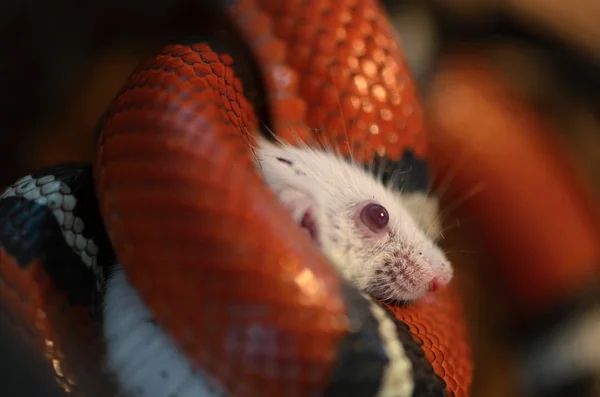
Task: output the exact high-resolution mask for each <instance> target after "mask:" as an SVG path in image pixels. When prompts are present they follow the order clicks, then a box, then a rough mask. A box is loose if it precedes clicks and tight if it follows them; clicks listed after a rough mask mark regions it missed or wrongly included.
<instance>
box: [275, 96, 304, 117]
mask: <svg viewBox="0 0 600 397" xmlns="http://www.w3.org/2000/svg"><path fill="white" fill-rule="evenodd" d="M305 115H306V103H305V102H304V101H303V100H302V99H300V98H284V99H278V100H276V101H273V102H272V103H271V116H272V117H273V119H274V120H286V121H290V122H294V121H296V122H302V121H303V120H304V119H305Z"/></svg>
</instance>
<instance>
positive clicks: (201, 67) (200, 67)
mask: <svg viewBox="0 0 600 397" xmlns="http://www.w3.org/2000/svg"><path fill="white" fill-rule="evenodd" d="M193 68H194V73H195V74H196V76H206V79H210V78H211V76H210V74H211V73H212V69H211V68H210V65H208V64H206V63H204V62H198V63H195V64H194V65H193ZM212 78H213V79H214V78H215V76H212ZM199 81H202V80H198V82H199Z"/></svg>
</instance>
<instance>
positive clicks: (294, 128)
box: [275, 123, 312, 145]
mask: <svg viewBox="0 0 600 397" xmlns="http://www.w3.org/2000/svg"><path fill="white" fill-rule="evenodd" d="M275 131H276V132H277V136H278V138H279V139H281V140H282V141H284V142H287V143H289V144H292V145H295V144H297V143H298V140H300V141H301V142H304V143H309V142H310V141H311V139H312V131H311V130H310V129H309V128H308V127H307V126H305V125H303V124H291V123H286V124H280V125H276V126H275Z"/></svg>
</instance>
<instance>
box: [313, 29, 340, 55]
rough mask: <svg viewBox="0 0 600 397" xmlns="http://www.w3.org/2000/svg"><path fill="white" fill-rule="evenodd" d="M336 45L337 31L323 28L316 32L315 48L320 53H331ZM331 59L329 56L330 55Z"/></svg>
mask: <svg viewBox="0 0 600 397" xmlns="http://www.w3.org/2000/svg"><path fill="white" fill-rule="evenodd" d="M337 45H338V31H337V30H325V31H323V32H320V33H319V34H317V37H316V46H315V49H316V50H317V51H318V52H319V53H321V54H333V53H335V51H336V47H337ZM330 59H331V56H330Z"/></svg>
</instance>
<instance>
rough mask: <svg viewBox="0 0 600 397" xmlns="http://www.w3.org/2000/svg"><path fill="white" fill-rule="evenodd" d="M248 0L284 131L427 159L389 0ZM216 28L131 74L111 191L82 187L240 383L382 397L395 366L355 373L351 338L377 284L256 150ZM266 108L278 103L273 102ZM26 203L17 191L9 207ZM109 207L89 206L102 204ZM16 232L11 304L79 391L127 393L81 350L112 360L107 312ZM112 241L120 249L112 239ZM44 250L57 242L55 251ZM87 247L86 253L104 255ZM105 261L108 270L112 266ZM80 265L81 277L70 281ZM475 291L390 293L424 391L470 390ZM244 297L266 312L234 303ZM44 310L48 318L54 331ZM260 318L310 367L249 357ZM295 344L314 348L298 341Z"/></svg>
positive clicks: (7, 280)
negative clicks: (349, 272) (372, 377)
mask: <svg viewBox="0 0 600 397" xmlns="http://www.w3.org/2000/svg"><path fill="white" fill-rule="evenodd" d="M231 3H232V4H231V5H230V6H229V7H227V8H226V9H225V12H226V14H227V15H228V16H229V17H230V18H231V20H232V21H234V24H235V25H236V27H237V29H238V33H239V34H240V35H241V37H242V38H243V40H244V41H245V42H246V43H248V46H249V48H250V50H251V51H252V54H254V57H255V58H256V64H257V65H259V67H260V71H261V72H262V80H263V83H264V84H265V87H266V88H265V93H266V97H267V100H266V105H265V106H266V108H267V109H268V124H269V127H270V129H271V130H272V131H273V132H274V133H275V134H276V135H277V136H278V137H279V138H280V139H283V140H287V141H291V142H297V138H300V139H301V140H304V141H306V142H309V143H310V144H323V143H324V144H326V145H329V146H334V147H336V148H337V149H338V150H339V151H340V153H341V154H342V155H350V154H352V155H353V157H354V158H355V159H356V160H357V161H363V162H365V163H369V162H371V161H375V160H377V159H384V160H386V161H387V162H388V164H389V165H390V166H391V167H392V168H393V167H398V166H400V164H404V166H406V161H407V159H409V160H408V161H409V162H414V163H415V164H421V163H423V162H424V161H425V160H426V154H427V146H426V134H425V132H424V131H423V127H422V126H423V122H422V114H421V110H420V106H419V104H418V102H417V100H416V94H415V89H414V86H413V83H412V79H411V78H410V75H409V74H408V72H407V70H406V68H405V65H404V62H403V58H402V52H401V49H400V47H399V45H398V42H397V40H396V39H397V38H396V37H395V34H394V31H393V29H392V28H391V26H390V25H389V22H388V21H387V18H386V16H385V14H384V12H383V11H382V9H381V8H380V7H379V5H378V3H376V2H375V1H366V0H365V1H345V2H341V1H340V2H331V3H327V2H315V3H311V2H290V3H285V5H284V3H276V2H274V1H273V2H268V1H262V2H261V1H256V2H255V1H242V0H240V1H234V2H231ZM209 43H211V41H208V42H202V41H199V40H198V41H197V44H191V45H188V44H174V45H169V46H166V47H164V48H163V49H162V50H161V51H160V52H159V54H158V55H157V56H155V57H152V58H150V59H149V60H148V61H147V62H145V63H144V64H143V65H142V66H141V67H140V68H139V69H138V70H137V71H136V72H135V73H134V74H133V75H132V76H131V78H130V79H129V80H128V82H127V83H126V84H125V86H124V88H123V90H122V91H121V92H120V93H119V95H117V97H116V98H115V100H114V101H113V102H112V104H111V106H110V108H109V110H108V112H107V113H106V115H105V117H104V118H103V120H102V122H101V125H100V129H99V131H100V134H99V137H98V156H97V161H96V163H95V164H94V183H95V189H93V188H92V189H90V190H94V191H95V194H92V193H89V194H88V196H86V198H82V199H81V200H82V201H85V200H90V202H94V201H93V200H95V198H94V199H92V198H87V197H89V196H91V197H97V198H98V202H99V204H100V205H99V208H100V213H101V214H102V220H103V221H104V224H105V225H106V229H107V231H108V236H109V239H110V241H111V243H112V247H113V248H114V249H115V251H116V255H117V256H118V258H119V260H120V261H121V262H122V264H123V266H124V268H125V270H126V272H127V275H128V277H129V278H130V279H131V281H132V282H133V284H134V285H135V286H136V288H137V289H138V291H139V292H140V294H141V295H142V297H143V298H144V300H145V302H146V303H147V304H148V305H149V306H150V307H151V308H152V309H153V312H154V314H155V316H156V318H157V321H158V323H159V324H160V325H161V326H162V327H163V328H164V329H165V330H166V331H168V332H169V333H170V335H171V336H172V337H173V338H174V339H175V340H176V341H177V343H178V344H179V345H180V346H181V347H182V348H183V349H184V350H185V351H186V353H187V354H188V356H189V357H190V359H191V360H192V361H193V362H195V363H196V364H198V365H201V366H202V367H204V368H205V369H207V370H208V372H209V373H211V375H212V376H215V377H217V378H218V379H219V380H220V381H221V382H222V383H223V384H225V385H226V386H227V387H228V389H229V391H230V392H231V393H232V395H240V396H245V395H261V396H265V397H267V396H281V395H320V394H322V393H326V394H324V395H346V396H349V395H356V396H367V395H375V394H374V393H375V392H376V390H377V386H379V385H380V384H381V382H382V380H381V379H379V380H377V381H376V384H374V385H373V386H372V387H371V388H370V389H369V387H368V382H367V383H364V384H361V388H357V387H352V386H351V385H352V384H353V382H352V381H353V379H348V376H347V374H348V373H352V372H351V371H353V370H356V369H355V368H359V367H357V365H358V364H352V360H353V359H354V358H353V357H356V354H357V353H358V352H357V350H356V349H357V344H356V343H349V344H347V345H348V346H350V347H349V348H343V346H344V341H347V340H349V339H348V338H351V339H352V338H356V337H358V336H360V335H358V334H357V332H359V333H360V332H363V331H364V332H367V334H369V332H370V333H371V334H373V335H376V330H375V329H373V330H371V331H368V329H369V328H368V327H367V326H366V325H365V326H364V328H363V329H359V330H358V331H357V330H356V328H354V329H353V327H350V323H348V319H349V318H353V316H357V317H356V318H358V319H361V323H363V324H367V323H368V321H367V320H368V319H369V318H372V317H371V314H370V313H366V312H365V310H362V311H361V310H359V306H360V304H359V303H357V302H361V299H362V298H360V295H358V294H357V292H356V291H354V290H353V289H352V288H349V287H348V286H346V285H345V283H344V282H343V281H341V280H340V279H339V276H338V275H337V274H336V273H335V272H334V271H333V270H332V268H331V267H330V266H329V264H328V263H327V262H326V261H325V260H324V258H323V257H322V256H321V254H320V253H319V252H318V250H317V249H316V248H315V247H313V245H312V244H311V242H310V241H309V240H308V239H307V238H306V237H305V236H304V235H303V234H302V233H301V232H300V231H298V230H297V228H296V227H295V225H294V224H293V222H291V220H289V218H288V217H287V216H286V215H287V214H286V212H285V210H284V209H283V208H281V207H280V206H279V205H278V203H277V201H276V198H275V197H274V196H273V194H272V193H271V192H270V191H269V190H268V189H266V187H265V185H264V182H263V181H262V180H261V179H260V177H259V175H258V173H257V172H256V170H255V169H254V165H253V164H254V163H253V162H252V159H251V151H250V150H249V147H252V145H253V142H254V138H255V134H256V133H257V131H258V130H259V124H258V123H257V120H256V113H257V107H256V105H255V103H251V102H250V101H249V100H248V98H247V97H246V96H245V95H244V93H245V90H246V89H247V87H248V83H247V80H244V81H243V82H242V81H241V80H240V79H239V78H238V76H237V75H236V72H237V70H236V68H235V63H236V62H237V61H235V59H236V58H235V57H232V56H231V55H229V54H226V53H223V52H219V51H217V50H215V48H214V46H211V45H210V44H209ZM258 115H259V116H261V117H262V116H263V114H262V112H261V111H260V110H258ZM262 121H264V120H262ZM309 126H310V128H309ZM346 143H350V145H347V144H346ZM402 161H404V163H402ZM48 175H54V174H53V173H52V172H49V173H48ZM423 176H426V175H425V174H422V175H421V177H423ZM88 183H89V181H88ZM84 185H85V184H83V183H82V186H84ZM412 185H413V186H417V188H418V187H422V186H425V185H426V183H423V182H422V181H421V182H420V183H413V184H412ZM87 186H88V188H89V185H87ZM8 191H9V190H7V192H8ZM5 194H7V193H5ZM7 195H10V194H7ZM10 201H14V200H10ZM10 205H14V204H11V203H10V202H9V201H8V200H7V199H3V200H2V201H1V202H0V206H1V207H2V209H3V211H4V210H5V209H6V211H10ZM44 205H46V204H44ZM39 206H42V204H40V203H38V207H39ZM36 208H37V207H36ZM50 209H52V208H50ZM38 210H39V211H43V209H38ZM94 211H95V210H94V209H89V208H88V210H87V212H88V213H90V214H91V215H90V216H91V217H92V219H94V216H95V215H94ZM3 215H4V213H3ZM20 216H23V215H22V213H20V214H18V215H17V217H20ZM54 216H55V217H56V215H55V214H54ZM14 219H15V217H14V216H12V217H11V216H10V215H6V216H3V217H2V219H1V221H2V224H3V225H10V224H16V223H15V221H14ZM17 223H18V222H17ZM36 228H37V225H27V226H26V227H25V230H26V231H27V232H29V233H33V232H34V231H35V230H37V229H36ZM55 228H56V226H55ZM98 230H100V231H101V232H100V233H99V235H98V236H94V238H98V239H99V240H100V241H104V237H103V236H102V234H103V232H104V229H103V227H99V228H98ZM233 231H235V232H233ZM61 233H62V232H61ZM62 234H63V237H64V233H62ZM56 235H57V232H53V233H50V234H48V236H56ZM11 236H12V234H11V231H10V230H8V232H7V233H6V234H5V237H4V238H3V239H2V241H1V243H2V250H0V254H2V258H1V259H2V260H1V261H0V264H1V266H0V270H1V272H2V278H1V280H3V282H2V283H0V287H1V288H0V291H2V293H3V295H2V296H3V301H2V302H9V301H10V302H9V304H8V305H7V306H8V307H11V308H13V309H11V310H12V312H13V316H14V317H15V318H17V319H19V318H20V320H17V321H16V322H17V323H18V322H19V321H20V322H22V323H25V324H36V325H35V327H34V329H32V331H31V338H32V340H38V341H39V340H40V335H42V336H43V340H44V343H46V344H47V341H50V342H51V343H53V347H55V348H56V349H55V351H56V357H58V358H53V360H58V362H59V363H62V362H64V363H65V364H64V369H62V368H61V371H60V372H61V373H62V374H63V378H65V379H70V380H68V381H65V382H64V384H65V388H70V389H72V390H75V392H76V393H79V395H86V391H89V390H95V391H96V393H97V394H98V395H107V396H109V395H114V394H113V393H114V391H113V390H112V389H111V382H110V380H106V376H105V374H103V373H102V371H101V370H99V369H98V368H94V366H93V365H87V366H80V365H79V363H84V362H88V363H89V362H90V361H92V362H95V363H97V362H98V361H94V360H90V358H91V357H99V356H100V355H101V353H100V352H98V351H96V350H101V348H98V349H96V350H94V351H89V352H88V351H83V350H80V351H76V350H77V346H82V345H85V341H86V340H93V341H98V340H99V339H100V336H99V335H98V334H97V329H96V327H95V324H96V323H95V322H94V321H90V319H91V318H93V317H90V314H89V313H87V314H85V316H87V317H86V320H85V321H84V320H80V316H79V314H77V315H75V314H74V313H75V310H67V308H68V307H72V306H74V304H73V302H71V303H70V304H69V303H65V302H61V303H54V302H56V299H55V296H56V297H58V296H59V294H58V293H57V292H60V291H61V288H60V286H57V285H54V284H53V283H54V281H52V279H50V280H48V279H47V277H48V275H50V276H52V273H49V272H47V266H46V265H44V263H43V262H40V260H39V259H38V257H35V256H34V259H33V260H32V261H29V262H28V263H21V264H19V261H18V259H17V258H16V256H15V253H14V251H10V250H9V249H8V248H7V247H8V244H7V242H8V241H9V240H10V239H11ZM65 241H67V243H68V239H65ZM97 244H100V243H97ZM102 244H103V245H105V244H104V243H102ZM52 245H57V246H58V245H59V244H58V243H57V242H51V241H50V240H48V242H46V243H45V245H41V247H44V248H49V247H51V246H52ZM71 248H73V247H71ZM92 251H93V250H92ZM103 252H104V251H103ZM106 252H110V253H111V254H112V251H111V249H110V247H106ZM111 254H109V255H108V256H111ZM44 255H45V252H44V251H43V250H41V251H40V256H39V258H41V257H44ZM199 257H201V258H203V260H202V263H201V264H199V263H198V258H199ZM80 258H81V262H82V263H81V264H79V265H80V266H85V265H86V263H85V262H86V260H87V259H84V258H85V257H81V256H80ZM25 262H27V261H25ZM110 262H111V260H110V259H108V258H107V259H106V261H105V263H110ZM166 264H168V268H166V266H167V265H166ZM102 265H103V264H100V268H102ZM87 268H89V269H91V272H92V273H93V274H94V275H95V277H96V278H98V277H99V275H101V274H103V271H104V270H100V271H99V270H94V268H93V267H92V266H87ZM24 269H26V270H24ZM45 277H46V278H45ZM64 277H66V278H67V279H68V277H72V276H60V277H58V279H62V278H64ZM224 285H227V286H228V287H229V288H228V289H227V290H228V293H224V289H223V288H220V286H221V287H222V286H224ZM11 291H12V292H11ZM14 291H17V292H14ZM19 291H20V292H19ZM97 292H98V294H99V295H101V291H97ZM19 293H20V295H19ZM5 297H8V298H7V299H4V298H5ZM31 297H35V298H36V299H35V300H33V301H32V299H31ZM256 297H260V299H258V301H256V299H257V298H256ZM253 299H254V301H253ZM253 302H254V303H253ZM256 302H260V303H261V304H262V305H266V307H268V308H269V314H268V315H267V316H266V317H260V318H257V317H255V315H254V314H252V311H251V310H250V309H252V308H254V309H256V307H253V305H254V306H256V304H257V303H256ZM80 303H82V304H83V306H85V303H84V302H80ZM459 305H460V303H459V300H458V298H457V296H456V295H455V294H453V293H451V292H448V293H447V294H443V295H440V296H439V297H438V299H437V300H436V301H435V302H434V303H433V304H431V305H429V306H427V307H425V306H424V305H419V306H415V307H408V308H398V307H392V306H388V308H389V309H390V310H392V312H393V313H394V314H395V316H396V317H397V318H398V319H399V320H401V321H402V323H398V327H397V329H398V333H399V335H400V334H401V335H403V336H401V337H400V340H401V341H402V345H403V346H404V349H405V351H406V352H407V354H408V356H409V359H410V361H411V364H412V367H413V369H414V373H413V379H412V380H411V381H412V382H414V383H415V389H414V390H415V392H414V394H413V395H415V396H421V395H431V396H433V395H446V394H448V395H456V396H464V395H468V394H469V390H470V384H471V362H470V360H471V359H470V352H469V346H468V342H467V340H468V339H467V336H466V331H465V328H464V325H463V323H462V313H461V312H460V310H458V309H457V308H458V306H459ZM232 307H238V308H246V309H247V310H248V311H247V312H246V314H243V315H242V314H238V315H236V316H232V315H228V316H225V314H224V313H230V312H231V310H229V311H228V309H231V308H232ZM14 308H16V310H14ZM57 308H59V309H57ZM38 309H39V310H41V311H42V313H43V316H42V317H44V318H46V319H47V322H46V323H44V324H45V325H44V327H45V328H43V327H42V328H43V329H44V330H45V331H44V332H46V331H47V333H40V330H41V328H40V320H39V318H37V317H39V313H40V312H39V310H38ZM32 312H33V313H32ZM35 312H37V313H35ZM63 312H64V313H63ZM238 312H239V311H238ZM26 313H29V314H28V315H27V316H25V315H24V314H26ZM248 313H250V314H248ZM352 313H354V314H352ZM36 316H37V317H36ZM80 321H84V322H82V323H81V324H84V323H85V324H89V328H90V329H91V331H90V332H88V333H87V334H86V336H85V338H83V337H82V339H77V338H74V340H67V339H65V338H66V335H68V334H69V332H72V331H73V330H76V329H79V330H82V332H83V330H84V329H87V328H84V327H83V326H81V327H80V326H79V322H80ZM257 321H258V322H259V323H261V324H263V325H264V326H265V327H269V328H270V329H272V330H273V331H274V332H275V333H276V334H277V335H279V338H278V339H277V341H278V344H279V345H278V346H279V348H278V349H276V353H275V354H274V356H272V357H269V360H270V363H276V364H277V365H285V364H286V363H288V364H289V362H290V360H291V361H293V362H294V365H297V366H299V367H300V368H301V371H300V373H301V376H299V377H297V378H295V379H292V380H289V379H282V378H277V377H275V378H267V379H268V382H266V381H265V378H264V376H261V375H259V374H257V373H256V371H253V370H252V368H251V367H249V366H248V365H244V360H240V359H239V358H238V357H239V354H242V353H243V352H240V351H238V352H226V351H224V350H223V348H222V346H223V343H222V337H223V335H225V334H227V332H228V330H231V329H235V327H236V326H239V327H242V329H243V328H244V327H245V326H247V325H248V324H250V323H253V322H257ZM207 324H210V327H208V326H207ZM402 324H406V325H405V326H404V328H403V325H402ZM68 325H70V326H68ZM406 327H408V330H410V334H408V333H406ZM55 330H57V331H55ZM240 337H243V334H241V335H240ZM351 339H350V340H351ZM55 341H56V342H55ZM58 341H60V342H61V343H62V344H61V345H60V346H58V347H57V343H58ZM243 344H244V343H243V341H242V342H241V345H242V346H243ZM379 344H381V341H380V342H377V343H375V345H374V347H375V348H376V347H377V346H378V345H379ZM36 346H37V348H42V346H41V345H40V344H39V343H38V344H37V345H36ZM66 346H70V348H67V347H66ZM88 346H96V345H95V344H91V345H90V344H88ZM290 346H294V348H295V349H297V351H300V352H302V354H299V355H295V356H292V357H290V356H286V355H285V354H283V353H282V352H284V351H285V348H289V347H290ZM340 346H342V347H340ZM450 346H452V354H450V353H451V351H450V348H449V347H450ZM96 347H97V346H96ZM46 348H47V346H46ZM340 349H341V350H340ZM91 350H93V349H91ZM419 352H422V353H423V354H422V356H420V353H419ZM423 357H424V358H425V360H423ZM346 359H348V360H350V361H346ZM371 361H372V360H371ZM53 363H54V361H53ZM382 365H383V364H382ZM384 366H385V365H384ZM340 368H342V370H341V372H340V370H339V369H340ZM382 368H383V367H382ZM348 371H350V372H348ZM55 372H56V370H55ZM381 372H382V369H379V370H376V371H375V373H378V374H381ZM339 374H341V376H340V375H339ZM344 374H345V375H344ZM380 376H381V375H377V377H380ZM338 382H341V383H338ZM407 382H408V380H407ZM240 385H241V387H240ZM354 385H355V386H356V383H354ZM363 387H366V388H363ZM390 395H400V394H390Z"/></svg>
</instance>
